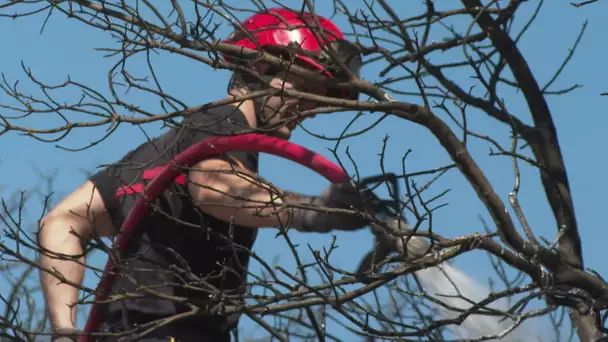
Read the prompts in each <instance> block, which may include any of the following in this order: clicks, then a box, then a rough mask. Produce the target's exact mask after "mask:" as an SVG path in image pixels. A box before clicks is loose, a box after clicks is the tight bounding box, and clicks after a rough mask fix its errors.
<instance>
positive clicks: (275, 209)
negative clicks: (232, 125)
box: [188, 158, 298, 228]
mask: <svg viewBox="0 0 608 342" xmlns="http://www.w3.org/2000/svg"><path fill="white" fill-rule="evenodd" d="M188 179H189V183H188V191H189V192H190V194H191V195H192V198H193V200H194V203H195V204H197V205H198V206H199V208H201V210H203V211H204V212H205V213H207V214H209V215H211V216H213V217H215V218H217V219H219V220H222V221H225V222H231V223H233V224H236V225H240V226H245V227H252V228H258V227H276V228H279V227H288V221H289V216H290V210H288V209H286V208H284V207H282V205H283V200H285V199H290V200H294V201H295V200H296V199H297V197H298V196H297V195H295V194H287V193H286V192H285V191H283V190H280V189H276V188H274V189H272V188H270V187H269V186H268V185H266V184H263V183H262V182H260V181H259V180H257V179H256V178H255V175H254V174H253V172H251V171H249V170H247V169H245V168H244V167H243V166H242V164H241V163H240V162H239V161H237V160H231V161H230V162H229V161H228V160H227V159H219V158H216V159H207V160H204V161H202V162H200V163H198V164H197V165H195V166H194V168H193V170H192V171H190V172H189V174H188Z"/></svg>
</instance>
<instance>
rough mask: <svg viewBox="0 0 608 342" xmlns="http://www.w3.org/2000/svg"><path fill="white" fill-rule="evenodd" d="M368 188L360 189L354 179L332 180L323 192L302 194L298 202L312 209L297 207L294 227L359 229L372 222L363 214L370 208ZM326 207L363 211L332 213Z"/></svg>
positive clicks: (326, 230)
mask: <svg viewBox="0 0 608 342" xmlns="http://www.w3.org/2000/svg"><path fill="white" fill-rule="evenodd" d="M367 191H368V190H359V189H357V187H356V186H354V185H353V184H350V183H340V184H331V185H330V186H329V187H327V188H326V189H325V191H324V192H323V193H322V194H321V195H320V196H315V197H308V196H304V197H300V198H299V200H298V201H297V204H300V205H305V206H307V207H309V208H310V209H308V208H307V209H304V208H296V209H295V210H294V212H293V216H292V221H291V227H292V228H294V229H296V230H298V231H302V232H318V233H326V232H329V231H331V230H333V229H337V230H356V229H360V228H363V227H365V226H367V225H368V224H369V222H368V220H367V219H365V218H364V217H363V216H362V214H364V213H367V212H369V210H367V208H368V207H369V196H367ZM322 208H329V209H348V210H355V211H359V212H361V214H354V213H352V214H351V213H348V214H346V213H329V212H327V211H324V210H323V209H322Z"/></svg>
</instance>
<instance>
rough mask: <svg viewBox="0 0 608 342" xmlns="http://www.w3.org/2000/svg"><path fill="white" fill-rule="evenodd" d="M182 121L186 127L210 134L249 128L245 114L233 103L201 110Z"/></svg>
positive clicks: (227, 132) (231, 132)
mask: <svg viewBox="0 0 608 342" xmlns="http://www.w3.org/2000/svg"><path fill="white" fill-rule="evenodd" d="M183 123H184V126H185V128H186V129H190V130H194V131H203V132H204V131H207V132H209V133H212V134H213V133H215V134H222V133H223V134H234V133H237V132H239V131H246V130H248V129H250V128H251V127H250V126H249V123H248V122H247V118H246V117H245V114H243V112H242V111H241V110H240V109H239V108H238V107H237V106H233V105H223V106H219V107H213V108H209V109H204V110H201V111H199V112H196V113H193V114H191V115H189V116H188V117H187V118H186V119H185V120H184V122H183Z"/></svg>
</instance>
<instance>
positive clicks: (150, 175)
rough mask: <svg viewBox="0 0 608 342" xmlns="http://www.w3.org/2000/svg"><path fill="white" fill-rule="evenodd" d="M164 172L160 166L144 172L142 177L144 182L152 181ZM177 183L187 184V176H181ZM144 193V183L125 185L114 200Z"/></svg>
mask: <svg viewBox="0 0 608 342" xmlns="http://www.w3.org/2000/svg"><path fill="white" fill-rule="evenodd" d="M162 170H163V167H162V166H159V167H157V168H154V169H149V170H144V174H143V175H142V177H141V179H142V180H152V179H154V177H156V175H158V174H159V173H160V172H161V171H162ZM175 182H176V183H178V184H181V185H185V184H186V176H185V175H184V174H181V175H179V176H178V177H177V178H176V179H175ZM142 192H144V185H143V184H142V183H136V184H133V185H125V186H121V187H120V188H118V190H116V194H115V195H114V200H115V201H117V200H118V198H119V197H121V196H125V195H131V194H135V193H137V194H141V193H142Z"/></svg>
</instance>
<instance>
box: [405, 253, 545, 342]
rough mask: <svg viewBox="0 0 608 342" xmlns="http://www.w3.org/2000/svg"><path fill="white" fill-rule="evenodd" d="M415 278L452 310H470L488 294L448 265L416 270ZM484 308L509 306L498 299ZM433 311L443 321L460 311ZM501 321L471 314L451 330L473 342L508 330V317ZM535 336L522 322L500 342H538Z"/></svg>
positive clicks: (503, 309)
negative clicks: (438, 313) (439, 313)
mask: <svg viewBox="0 0 608 342" xmlns="http://www.w3.org/2000/svg"><path fill="white" fill-rule="evenodd" d="M416 275H417V276H418V277H419V279H420V281H421V283H422V284H423V285H424V288H425V290H426V291H427V293H429V294H431V295H435V296H436V297H437V298H438V299H440V300H442V301H443V302H444V303H446V304H448V305H449V306H452V307H455V308H459V309H463V310H466V309H469V308H470V307H471V306H472V305H473V303H476V302H479V301H481V300H483V299H485V298H487V297H488V295H489V294H490V291H489V289H488V288H487V287H486V286H483V285H482V284H480V283H478V282H477V281H476V280H474V279H473V278H471V277H470V276H467V275H466V274H465V273H464V272H463V271H461V270H459V269H458V268H456V267H454V266H452V265H450V264H447V263H446V264H443V265H440V266H437V267H432V268H428V269H424V270H421V271H418V272H416ZM463 298H466V299H468V300H469V301H466V300H464V299H463ZM471 301H472V303H471ZM487 307H489V308H493V309H497V310H501V311H506V310H507V309H508V303H507V300H506V299H504V298H501V299H499V300H496V301H494V302H493V303H492V304H489V305H487ZM436 308H437V309H438V310H439V311H440V312H441V315H442V316H443V318H446V319H450V318H454V317H457V316H458V314H459V312H455V311H453V310H450V309H448V308H445V307H443V306H440V305H436ZM503 319H504V317H502V316H490V315H470V316H468V317H467V318H466V319H465V320H464V321H463V323H462V324H461V325H459V326H457V325H454V326H452V327H451V328H452V331H453V332H454V334H455V335H456V336H457V337H459V338H471V339H474V338H479V337H481V336H490V335H496V334H499V333H502V332H505V331H507V330H508V329H511V328H512V326H513V324H514V323H515V322H514V321H513V320H511V319H508V318H507V319H504V320H503ZM538 334H539V331H538V330H537V329H533V327H532V326H531V325H530V324H529V323H528V322H524V323H523V324H520V325H519V326H517V327H516V328H515V329H514V330H513V331H510V330H509V332H508V333H507V334H506V336H505V337H503V338H502V339H500V341H509V342H511V341H513V342H514V341H540V340H541V338H540V336H539V335H538Z"/></svg>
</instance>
